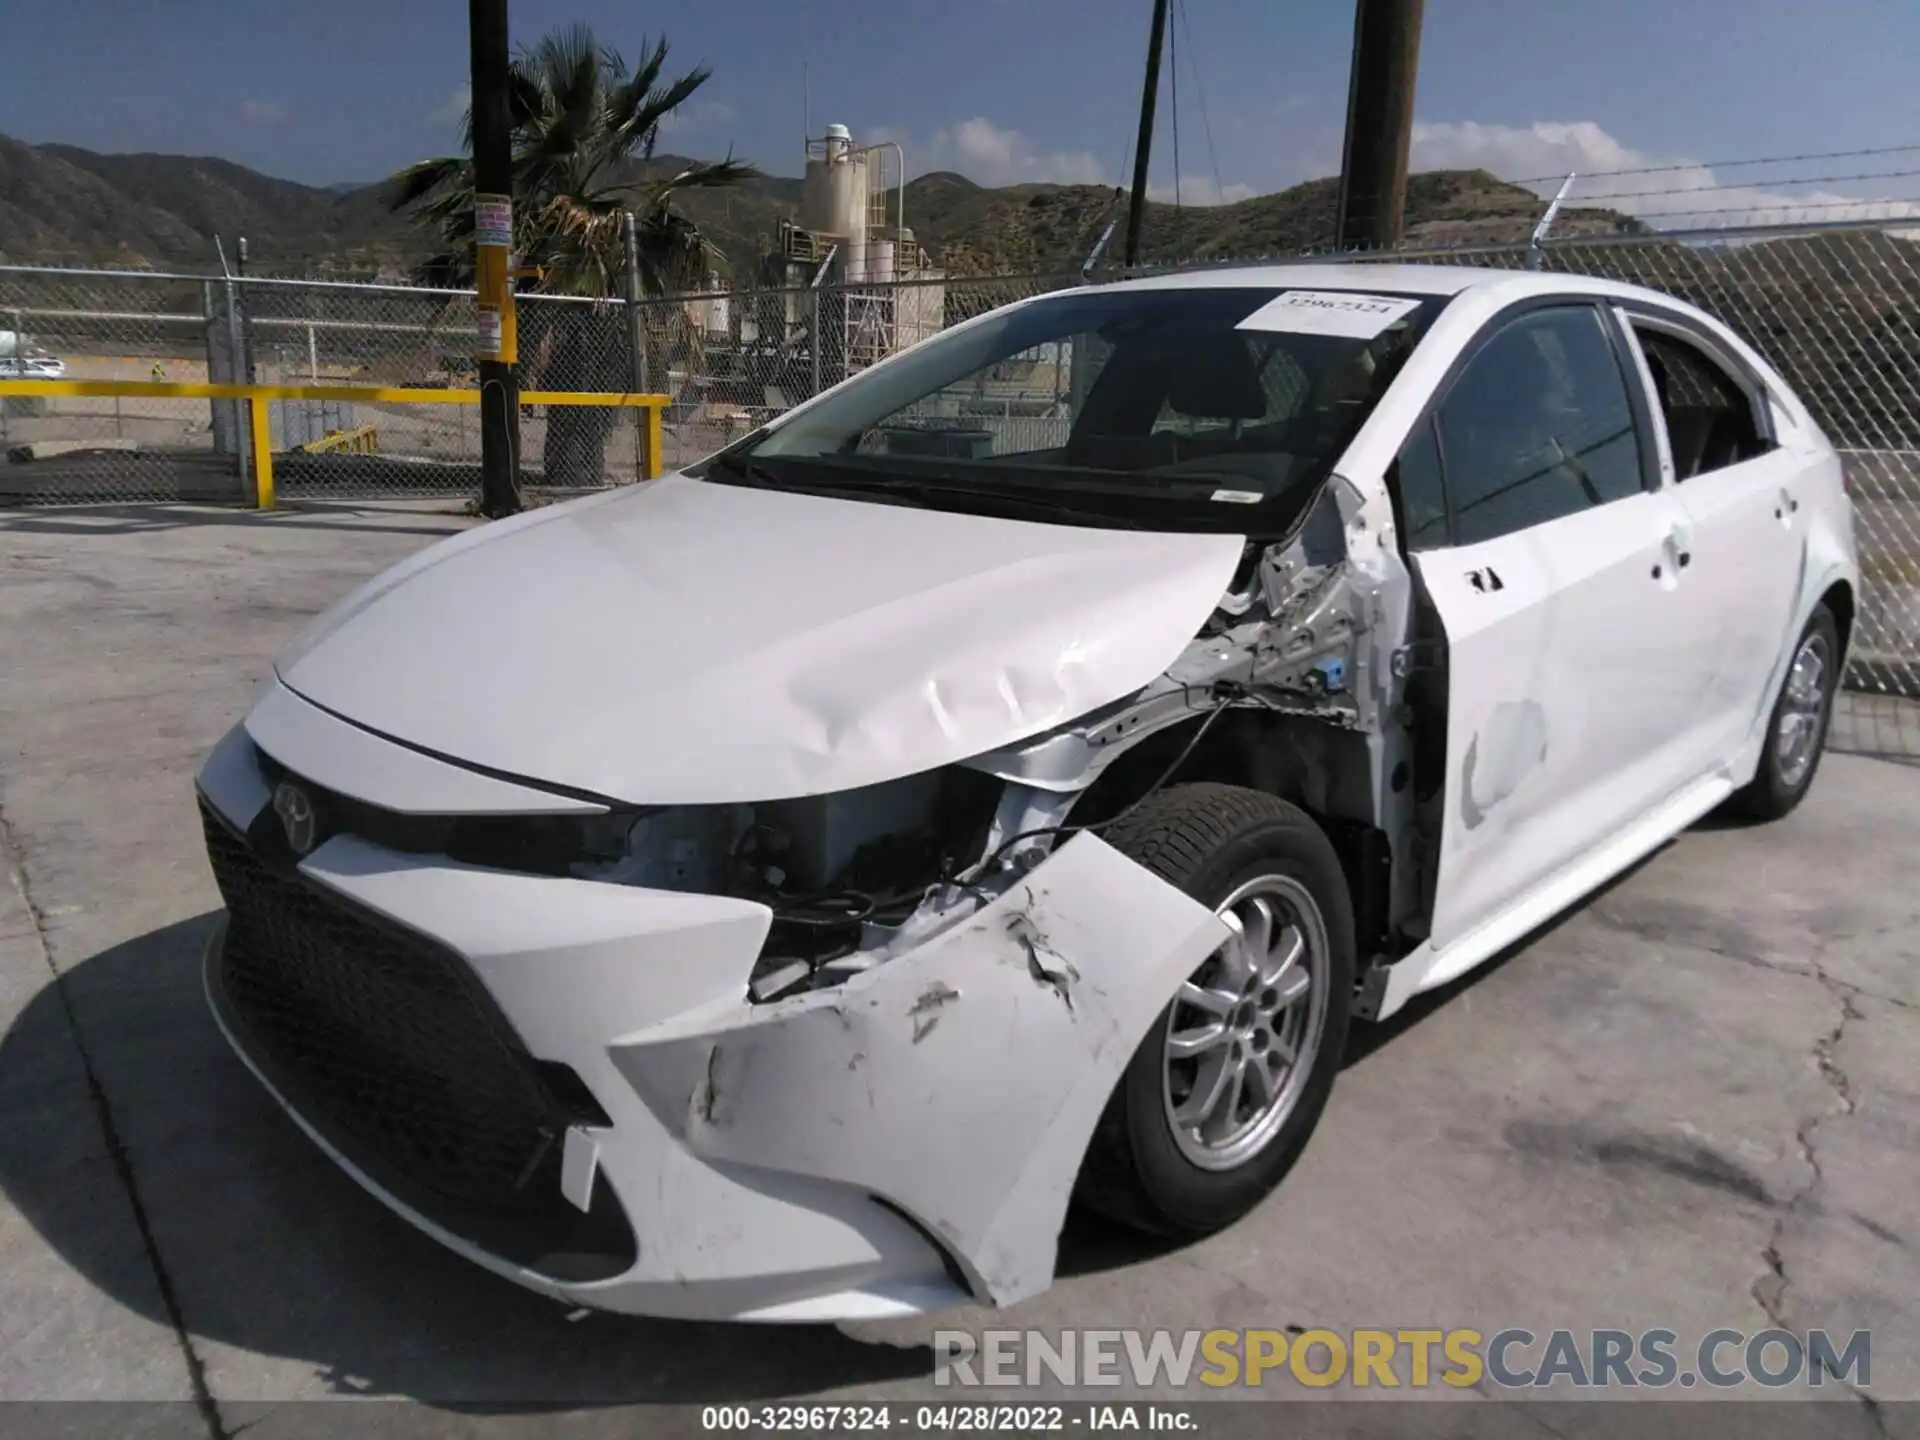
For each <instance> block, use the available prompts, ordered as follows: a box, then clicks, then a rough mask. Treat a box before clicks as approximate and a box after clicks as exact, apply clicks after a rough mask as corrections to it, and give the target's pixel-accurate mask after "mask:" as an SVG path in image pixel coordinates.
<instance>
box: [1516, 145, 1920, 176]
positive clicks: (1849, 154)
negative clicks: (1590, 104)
mask: <svg viewBox="0 0 1920 1440" xmlns="http://www.w3.org/2000/svg"><path fill="white" fill-rule="evenodd" d="M1915 153H1920V145H1876V146H1873V147H1871V148H1869V149H1863V150H1826V151H1819V152H1812V153H1809V154H1806V155H1767V156H1761V157H1759V158H1757V159H1747V160H1687V161H1682V162H1676V163H1674V164H1671V165H1640V166H1635V167H1632V168H1630V169H1621V170H1584V171H1581V172H1580V173H1581V174H1582V175H1583V176H1585V177H1587V178H1591V179H1603V178H1612V177H1617V176H1621V175H1669V174H1673V173H1674V172H1676V171H1680V170H1735V169H1745V168H1751V167H1753V166H1756V165H1803V164H1808V163H1810V162H1812V161H1815V160H1864V159H1867V158H1868V157H1870V156H1874V155H1911V154H1915ZM1566 178H1567V172H1566V171H1565V170H1562V171H1560V172H1559V173H1557V174H1554V175H1530V176H1528V177H1526V178H1525V179H1522V180H1515V181H1513V182H1512V183H1513V184H1515V185H1544V184H1547V183H1548V182H1549V181H1560V180H1564V179H1566ZM1776 183H1781V184H1798V183H1802V182H1798V181H1781V182H1776ZM1809 183H1810V182H1809Z"/></svg>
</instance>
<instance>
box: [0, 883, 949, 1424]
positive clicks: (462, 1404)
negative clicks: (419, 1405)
mask: <svg viewBox="0 0 1920 1440" xmlns="http://www.w3.org/2000/svg"><path fill="white" fill-rule="evenodd" d="M213 920H214V916H213V915H212V914H208V915H202V916H199V917H198V918H196V919H193V920H188V921H182V922H180V923H177V924H174V925H169V926H167V927H166V928H164V929H161V930H156V931H154V932H152V933H150V934H146V935H142V936H140V937H139V938H137V939H134V940H131V941H128V942H127V943H125V944H122V945H118V946H115V947H114V948H112V949H110V950H107V951H105V952H103V953H101V954H100V955H98V956H95V957H94V958H93V959H90V960H88V961H86V962H84V963H83V964H81V965H78V966H75V967H73V968H72V969H71V970H69V971H68V972H67V974H66V978H65V980H64V982H63V984H64V986H65V988H66V992H67V994H66V996H65V997H64V999H63V997H62V995H61V993H60V991H59V989H57V988H56V987H55V986H54V985H52V984H49V985H48V986H46V987H45V988H44V989H42V990H41V991H40V993H39V994H38V995H36V996H35V997H34V998H33V999H32V1000H31V1001H30V1002H29V1003H28V1004H27V1006H26V1007H25V1009H24V1010H23V1011H22V1012H21V1014H20V1016H19V1018H18V1020H17V1021H16V1023H15V1024H14V1025H13V1027H12V1028H11V1029H10V1030H9V1031H8V1032H7V1034H6V1036H5V1037H4V1039H0V1077H5V1078H6V1083H5V1090H6V1091H10V1092H12V1095H11V1099H10V1103H8V1104H7V1105H6V1111H7V1113H6V1114H4V1115H0V1187H3V1188H4V1190H5V1192H6V1194H7V1197H8V1198H9V1199H10V1200H11V1201H12V1203H13V1205H14V1206H16V1207H17V1208H18V1210H19V1212H20V1214H21V1215H22V1216H24V1217H25V1218H26V1219H27V1220H28V1221H29V1222H30V1223H31V1224H32V1225H33V1227H34V1228H35V1229H36V1230H37V1231H38V1232H39V1233H40V1234H41V1235H42V1236H43V1237H45V1239H46V1240H47V1241H48V1242H49V1243H50V1244H51V1245H52V1246H53V1248H54V1249H55V1250H56V1251H58V1253H59V1254H60V1255H61V1257H62V1258H63V1259H64V1260H65V1261H66V1262H67V1263H68V1264H70V1265H71V1266H72V1267H73V1268H74V1269H75V1270H77V1271H78V1272H79V1273H80V1274H81V1275H83V1276H84V1277H85V1278H86V1279H87V1280H88V1281H90V1282H91V1283H92V1284H94V1285H96V1286H98V1287H99V1288H100V1289H101V1290H103V1291H105V1292H106V1293H107V1294H109V1295H111V1296H113V1298H114V1299H116V1300H117V1301H119V1302H120V1303H122V1304H124V1305H126V1306H128V1307H129V1308H130V1309H133V1310H135V1311H137V1312H140V1313H143V1314H145V1315H146V1316H148V1317H149V1318H151V1319H153V1320H154V1321H156V1322H157V1323H159V1324H162V1325H170V1324H171V1323H172V1322H171V1319H170V1317H169V1316H168V1315H167V1314H166V1313H165V1306H164V1305H163V1304H162V1303H161V1302H160V1301H159V1299H158V1298H157V1292H156V1289H155V1287H154V1285H153V1283H152V1277H151V1276H150V1275H147V1274H142V1273H140V1272H139V1271H138V1270H130V1269H129V1267H128V1266H126V1265H125V1264H124V1263H121V1264H115V1263H112V1261H111V1260H109V1259H107V1258H104V1257H107V1256H110V1255H112V1254H113V1249H112V1247H111V1246H109V1245H106V1244H104V1243H103V1237H104V1236H107V1235H108V1234H110V1233H112V1230H113V1227H114V1226H115V1225H120V1226H122V1227H124V1224H125V1199H124V1194H123V1191H122V1187H121V1186H120V1185H119V1183H118V1182H117V1181H116V1180H115V1178H114V1176H113V1173H112V1168H111V1167H110V1166H107V1165H103V1164H101V1163H100V1162H99V1160H98V1158H97V1155H96V1156H94V1157H91V1158H89V1157H87V1156H85V1155H83V1154H81V1153H79V1152H80V1151H81V1150H82V1149H83V1148H85V1146H86V1140H83V1138H82V1137H81V1135H80V1134H79V1132H80V1130H81V1129H83V1128H85V1126H84V1122H85V1120H86V1119H87V1118H88V1117H87V1114H86V1108H85V1106H84V1102H82V1103H81V1104H80V1105H79V1106H78V1107H74V1106H68V1107H66V1109H65V1112H64V1113H61V1110H60V1108H59V1107H57V1106H55V1105H54V1104H53V1103H52V1101H51V1100H50V1099H49V1098H48V1096H47V1095H45V1094H42V1095H41V1096H40V1097H39V1099H38V1101H36V1099H35V1097H34V1096H33V1095H32V1094H30V1093H26V1094H23V1093H22V1090H21V1086H22V1085H23V1083H24V1084H26V1085H29V1086H30V1085H31V1084H32V1083H33V1079H32V1077H34V1076H47V1075H49V1074H50V1073H51V1072H52V1071H53V1070H54V1069H56V1068H58V1063H57V1060H56V1057H65V1056H70V1054H71V1047H70V1037H71V1034H72V1030H71V1026H70V1022H69V1018H68V1010H67V1002H68V1001H71V1003H72V1006H73V1010H74V1013H75V1014H76V1015H77V1016H78V1018H79V1020H80V1024H81V1028H82V1031H83V1033H84V1035H85V1037H86V1043H87V1051H88V1060H89V1063H90V1065H91V1068H92V1070H93V1072H94V1075H95V1076H96V1077H97V1079H98V1082H99V1086H100V1089H101V1091H103V1092H104V1094H105V1095H106V1097H107V1102H106V1103H107V1109H108V1111H109V1112H110V1117H111V1125H112V1130H113V1134H114V1136H115V1137H116V1139H117V1141H118V1144H119V1146H120V1147H121V1149H122V1152H123V1153H124V1155H125V1157H126V1158H127V1160H128V1161H129V1163H130V1166H131V1170H132V1173H133V1175H134V1177H135V1185H136V1188H137V1190H138V1192H139V1194H138V1200H139V1204H140V1206H141V1209H142V1211H143V1212H144V1215H145V1219H146V1222H147V1224H148V1226H149V1227H150V1229H151V1232H152V1234H153V1237H154V1240H155V1243H156V1245H157V1248H158V1251H159V1254H160V1256H161V1260H162V1264H163V1266H164V1269H165V1271H166V1275H167V1278H168V1281H169V1283H170V1284H171V1287H172V1289H173V1291H174V1293H175V1294H176V1295H177V1297H178V1303H179V1307H180V1310H181V1313H182V1314H183V1316H184V1317H185V1322H186V1327H187V1329H188V1331H189V1332H190V1333H191V1335H192V1337H193V1343H194V1345H195V1348H196V1350H197V1351H198V1352H199V1353H200V1356H201V1358H202V1360H203V1362H204V1363H205V1364H206V1365H207V1368H208V1371H209V1375H210V1379H211V1383H212V1384H213V1387H214V1390H215V1393H218V1394H221V1395H222V1396H223V1398H228V1397H234V1396H235V1393H236V1390H237V1391H238V1392H239V1398H242V1399H244V1398H245V1395H246V1392H247V1391H248V1390H249V1389H251V1388H253V1386H256V1385H259V1384H260V1383H261V1382H260V1380H259V1379H258V1378H257V1377H259V1376H261V1375H262V1374H263V1373H264V1372H263V1367H262V1365H261V1362H259V1361H257V1360H255V1359H253V1358H252V1357H251V1355H248V1356H238V1357H235V1356H231V1355H229V1356H225V1357H223V1356H222V1354H221V1353H220V1350H221V1347H233V1348H234V1349H237V1350H240V1351H245V1352H252V1355H259V1356H266V1357H276V1356H278V1357H289V1358H291V1359H294V1360H297V1361H302V1362H306V1364H307V1365H309V1366H311V1367H312V1370H313V1372H314V1373H315V1374H317V1376H318V1384H317V1385H314V1384H313V1383H312V1382H306V1387H305V1388H308V1393H317V1394H323V1395H324V1394H341V1395H386V1396H407V1397H412V1398H416V1399H419V1400H422V1401H425V1402H427V1403H430V1404H435V1405H439V1406H441V1407H443V1408H449V1409H459V1410H467V1409H476V1410H484V1409H487V1408H491V1407H498V1406H513V1407H520V1406H538V1407H545V1406H552V1407H555V1408H561V1407H579V1406H597V1405H616V1404H628V1403H633V1402H638V1401H693V1400H700V1401H705V1402H709V1403H711V1402H717V1401H736V1400H752V1399H761V1398H771V1397H777V1396H793V1395H804V1394H808V1393H811V1392H817V1391H820V1390H824V1389H830V1388H834V1387H839V1386H860V1385H866V1386H871V1385H875V1384H879V1383H881V1382H884V1381H888V1380H895V1379H902V1378H910V1377H915V1376H922V1375H926V1374H929V1373H930V1372H931V1368H932V1359H931V1352H930V1351H929V1350H928V1349H927V1348H926V1347H924V1346H915V1347H899V1346H892V1345H886V1344H878V1343H866V1342H862V1341H858V1340H855V1339H853V1338H851V1337H850V1336H847V1335H845V1334H843V1333H841V1332H840V1331H839V1330H837V1329H835V1328H833V1327H832V1326H819V1325H806V1326H765V1325H729V1324H718V1323H698V1322H689V1321H652V1320H639V1319H626V1318H621V1317H615V1316H608V1315H592V1316H588V1317H586V1318H584V1319H579V1320H570V1319H568V1318H567V1311H565V1310H564V1309H562V1308H561V1307H560V1306H558V1305H556V1304H554V1303H553V1302H551V1301H548V1300H545V1299H543V1298H542V1297H539V1296H536V1295H534V1294H532V1293H531V1292H528V1291H524V1290H521V1289H520V1288H519V1287H517V1286H514V1285H511V1284H509V1283H508V1282H506V1281H504V1280H500V1279H497V1278H496V1277H494V1276H492V1275H489V1274H488V1273H486V1272H485V1271H483V1270H480V1269H479V1268H477V1267H475V1266H473V1265H471V1264H469V1263H468V1262H466V1261H465V1260H462V1259H460V1258H459V1257H457V1256H455V1255H452V1254H451V1253H449V1252H447V1251H445V1250H443V1249H441V1248H440V1247H439V1246H438V1245H436V1244H435V1243H434V1242H433V1241H432V1240H429V1239H428V1238H427V1237H425V1236H424V1235H421V1234H419V1233H418V1232H416V1231H414V1230H413V1229H412V1228H411V1227H410V1226H408V1225H407V1224H405V1223H404V1222H403V1221H401V1220H399V1219H397V1218H396V1217H394V1216H392V1215H391V1214H389V1213H388V1212H387V1211H386V1209H385V1208H384V1207H382V1206H381V1205H380V1204H379V1203H378V1202H376V1201H375V1200H373V1199H372V1198H371V1197H369V1196H367V1195H366V1194H365V1193H363V1192H362V1191H361V1190H360V1189H359V1187H358V1186H357V1185H355V1184H354V1183H353V1182H352V1181H351V1180H349V1179H348V1178H347V1177H346V1176H344V1175H343V1174H341V1173H340V1172H339V1171H337V1170H335V1169H334V1167H333V1166H332V1164H331V1163H330V1162H329V1161H328V1160H326V1159H325V1157H323V1156H322V1155H321V1154H320V1152H319V1151H318V1150H316V1149H315V1148H314V1147H313V1146H312V1144H310V1143H309V1142H308V1141H307V1139H306V1137H305V1136H303V1135H302V1134H301V1133H300V1132H299V1131H298V1130H297V1129H295V1128H294V1126H293V1124H292V1122H291V1121H289V1120H288V1119H287V1118H286V1117H285V1116H284V1115H282V1114H281V1113H280V1111H279V1110H278V1108H277V1107H275V1106H274V1105H273V1104H272V1102H271V1101H269V1100H268V1099H267V1097H266V1096H265V1094H264V1093H263V1092H262V1091H261V1089H260V1088H259V1086H258V1085H257V1084H256V1083H255V1082H254V1080H253V1077H252V1076H251V1075H249V1074H248V1073H247V1072H246V1070H245V1069H244V1068H243V1067H242V1066H241V1064H240V1062H239V1061H238V1060H237V1059H235V1058H234V1057H233V1055H232V1054H231V1052H229V1051H228V1049H227V1047H226V1043H225V1041H224V1040H223V1039H222V1038H221V1036H220V1034H219V1032H218V1030H217V1029H216V1028H215V1027H214V1024H213V1021H212V1020H211V1018H210V1017H209V1016H208V1014H207V1013H206V1009H205V1005H204V1002H203V1000H202V997H201V993H200V985H199V960H200V952H201V948H202V947H203V946H204V944H205V942H206V940H207V937H208V935H209V934H210V933H211V930H212V925H213ZM87 1138H89V1139H90V1137H87ZM643 1243H644V1240H643ZM228 1364H231V1365H232V1366H233V1367H234V1370H235V1372H236V1373H234V1374H223V1373H222V1370H223V1367H224V1366H225V1365H228ZM298 1383H299V1382H298V1380H297V1377H292V1376H284V1377H283V1378H282V1379H281V1380H280V1381H276V1382H269V1383H268V1384H267V1385H266V1387H265V1388H266V1389H267V1390H268V1391H269V1392H270V1393H276V1394H284V1393H285V1392H286V1390H287V1389H288V1388H292V1385H294V1384H298Z"/></svg>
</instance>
